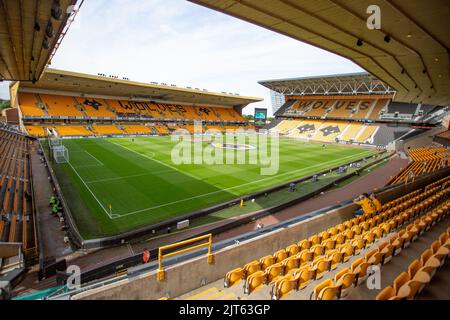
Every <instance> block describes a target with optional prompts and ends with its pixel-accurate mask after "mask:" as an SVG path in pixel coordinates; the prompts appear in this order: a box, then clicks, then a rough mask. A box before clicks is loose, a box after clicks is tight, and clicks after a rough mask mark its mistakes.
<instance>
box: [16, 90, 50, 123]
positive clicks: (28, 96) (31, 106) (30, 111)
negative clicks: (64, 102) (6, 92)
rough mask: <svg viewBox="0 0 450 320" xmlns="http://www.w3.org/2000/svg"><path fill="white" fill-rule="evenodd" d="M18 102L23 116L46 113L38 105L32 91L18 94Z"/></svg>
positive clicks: (35, 115)
mask: <svg viewBox="0 0 450 320" xmlns="http://www.w3.org/2000/svg"><path fill="white" fill-rule="evenodd" d="M19 104H20V109H21V111H22V114H23V115H24V116H33V117H39V116H45V115H46V112H44V110H43V108H42V107H39V106H38V104H39V102H38V100H37V99H36V96H35V95H34V94H32V93H21V94H20V95H19Z"/></svg>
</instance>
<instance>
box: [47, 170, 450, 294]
mask: <svg viewBox="0 0 450 320" xmlns="http://www.w3.org/2000/svg"><path fill="white" fill-rule="evenodd" d="M448 174H450V168H445V169H442V170H440V171H439V172H435V173H433V174H428V175H425V176H422V177H419V178H417V179H416V180H415V181H412V182H409V183H408V184H404V183H402V184H397V185H391V186H387V187H384V188H382V189H379V190H378V191H377V192H376V194H377V197H378V198H379V199H380V200H381V201H382V202H383V203H384V202H388V201H391V200H393V199H396V198H398V197H400V196H402V195H404V194H406V193H409V192H412V191H414V190H417V189H420V188H423V187H425V186H426V185H428V184H429V183H431V182H433V181H437V180H439V179H441V178H443V177H446V176H447V175H448ZM355 209H357V205H355V204H354V203H353V201H352V200H346V201H343V202H342V203H340V204H336V205H332V206H329V207H326V208H322V209H320V210H316V211H312V212H309V213H306V214H304V215H301V216H298V217H295V218H292V219H290V220H286V221H284V222H280V223H278V224H275V225H272V226H268V227H265V228H263V229H260V230H255V231H250V232H247V233H244V234H241V235H239V236H236V237H234V238H230V239H227V240H223V241H220V242H218V243H213V245H212V252H213V254H215V253H216V252H222V251H223V250H224V249H227V248H229V249H233V248H236V250H239V247H243V246H246V244H247V243H249V241H252V240H256V238H258V239H261V240H263V239H264V237H271V236H273V235H274V234H275V233H277V232H279V231H280V230H286V231H288V230H289V229H290V228H293V227H296V228H297V227H298V226H299V223H305V226H304V230H303V231H302V233H303V232H306V234H304V235H298V236H299V237H303V236H304V237H308V236H310V235H312V234H313V233H314V232H316V231H317V232H318V230H314V229H311V230H309V227H308V225H309V224H311V223H313V225H314V226H315V228H316V227H320V228H322V229H326V228H327V225H328V224H329V225H330V226H331V225H333V224H334V223H335V222H336V221H334V220H336V219H338V220H339V221H344V220H347V219H351V218H352V217H353V212H354V210H355ZM311 226H312V225H311ZM288 232H289V231H288ZM205 233H208V231H207V232H205ZM282 238H284V237H282ZM289 241H290V240H289ZM283 245H284V244H283ZM283 245H281V246H283ZM274 250H276V248H267V252H273V251H274ZM208 252H209V249H207V248H204V249H198V250H195V251H192V252H188V253H184V254H180V255H177V256H174V257H171V258H169V259H167V260H165V261H164V267H165V269H167V270H170V269H172V268H170V267H173V266H175V265H178V264H186V263H189V262H188V261H193V259H196V258H202V260H201V263H202V264H204V261H203V258H204V257H205V255H207V254H208ZM258 254H260V253H258ZM151 255H152V262H150V263H148V264H145V265H143V264H141V259H142V256H141V255H140V254H139V255H136V256H134V257H130V258H127V259H123V260H121V261H118V262H116V263H115V264H114V265H113V264H111V265H109V266H104V267H101V268H98V269H96V270H91V271H89V272H87V273H83V274H82V276H81V278H82V279H81V280H82V283H86V280H88V279H89V278H90V277H91V276H93V275H94V273H96V274H97V275H99V274H100V273H102V272H101V271H103V272H106V269H108V268H110V269H116V275H117V276H116V277H114V278H111V279H108V280H100V281H96V282H94V281H92V282H90V283H89V284H87V285H85V286H84V287H82V288H80V289H78V290H74V291H71V292H68V293H64V294H62V295H60V296H55V297H52V298H51V299H70V298H71V297H72V296H75V295H78V294H81V296H82V298H88V299H89V298H90V297H89V296H90V294H88V293H87V291H90V290H92V291H93V292H98V291H102V287H106V286H109V285H114V284H116V283H118V282H120V281H122V280H126V283H131V282H132V281H145V282H148V281H153V280H154V281H155V282H156V281H157V279H156V276H154V278H152V279H147V278H145V279H144V278H143V277H146V275H150V277H151V275H156V273H157V270H158V259H157V257H158V249H155V250H152V251H151ZM260 255H261V254H260ZM133 259H134V261H136V262H137V263H138V264H139V265H137V266H136V265H135V266H134V267H127V268H126V269H125V266H126V265H127V264H129V263H130V262H131V261H132V260H133ZM247 260H248V261H250V260H251V257H248V259H247ZM247 260H246V261H247ZM221 262H222V263H221V265H220V267H221V269H226V270H231V269H233V268H234V267H236V266H234V265H233V264H236V263H238V262H237V261H228V260H227V263H226V264H227V265H225V266H224V265H223V263H224V261H221ZM240 262H241V261H239V263H240ZM193 263H194V264H195V261H194V262H193ZM119 266H123V267H124V269H122V270H120V271H118V267H119ZM212 268H214V267H212ZM101 269H103V270H101ZM88 273H89V274H88ZM224 274H225V273H224V272H222V271H220V272H217V275H215V277H217V279H215V280H212V281H216V280H218V279H220V277H223V275H224ZM168 281H169V282H170V281H171V280H170V279H169V280H168ZM212 281H209V282H212ZM169 282H168V283H167V284H165V282H164V281H163V282H160V283H161V285H162V286H167V287H168V288H172V290H174V291H176V290H177V289H174V288H175V287H174V285H175V284H174V283H169ZM195 283H196V285H197V287H198V284H197V282H195ZM117 285H118V284H117ZM195 288H196V287H195ZM195 288H194V287H192V288H189V289H188V290H187V291H185V292H188V291H190V290H193V289H195ZM180 290H182V289H180ZM122 291H123V290H122ZM185 292H178V293H177V294H175V293H174V294H173V295H172V297H174V296H177V295H180V294H183V293H185ZM83 293H84V294H83ZM161 294H162V293H161ZM95 295H96V294H93V296H92V298H95ZM161 296H162V295H161ZM153 298H160V297H152V298H151V299H153Z"/></svg>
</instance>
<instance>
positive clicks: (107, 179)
mask: <svg viewBox="0 0 450 320" xmlns="http://www.w3.org/2000/svg"><path fill="white" fill-rule="evenodd" d="M170 172H173V170H162V171H155V172H147V173H141V174H133V175H129V176H123V177H115V178H106V179H99V180H92V181H87V182H86V183H88V184H91V183H98V182H107V181H115V180H124V179H129V178H137V177H144V176H149V175H155V174H160V173H170Z"/></svg>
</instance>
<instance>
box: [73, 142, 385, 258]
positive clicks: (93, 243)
mask: <svg viewBox="0 0 450 320" xmlns="http://www.w3.org/2000/svg"><path fill="white" fill-rule="evenodd" d="M385 153H386V151H385V150H383V151H381V152H379V153H377V154H375V155H371V156H368V157H363V158H360V159H357V160H353V161H350V162H347V163H346V164H342V165H339V166H335V167H333V168H329V169H326V170H322V171H320V172H317V173H314V174H312V175H309V176H307V177H303V178H300V179H296V180H292V181H289V182H286V183H283V184H280V185H277V186H274V187H272V188H269V189H265V190H262V191H258V192H255V193H251V194H249V195H246V196H243V197H239V198H235V199H233V200H230V201H226V202H222V203H220V204H217V205H214V206H211V207H208V208H204V209H201V210H198V211H194V212H190V213H187V214H185V215H182V216H179V217H176V218H172V219H169V220H165V221H162V222H159V223H156V224H153V225H148V226H145V227H142V228H139V229H136V230H132V231H128V232H125V233H122V234H119V235H115V236H110V237H105V238H98V239H92V240H83V241H82V243H81V247H82V248H84V249H95V248H103V247H109V246H113V245H118V244H123V243H125V242H128V241H130V240H136V239H138V238H141V237H143V236H147V235H151V234H156V233H157V232H158V231H165V230H167V228H168V227H171V228H172V229H173V227H175V226H176V225H177V223H178V222H180V221H184V220H193V219H196V218H200V217H203V216H206V215H209V214H211V213H213V212H216V211H219V210H222V209H225V208H228V207H231V206H234V205H237V204H239V203H240V201H241V199H243V200H244V201H249V200H251V199H254V198H259V197H263V196H265V194H270V193H273V192H276V191H279V190H282V189H285V188H287V186H288V185H289V184H290V183H300V182H304V181H307V180H311V179H312V177H313V176H314V175H316V174H317V175H323V174H326V173H329V172H331V171H336V170H337V169H339V167H342V166H345V165H349V164H350V163H356V162H360V161H364V160H369V159H371V158H374V157H376V156H379V155H381V154H385ZM389 156H391V155H388V156H386V157H385V158H387V157H389ZM385 158H380V159H379V160H380V161H382V160H384V159H385ZM372 164H373V163H371V165H372ZM360 170H361V169H360ZM360 170H358V172H359V171H360ZM355 172H356V171H355ZM355 174H356V173H352V174H349V175H347V176H345V175H343V176H342V177H341V178H340V179H339V180H340V181H342V180H344V178H346V177H347V178H348V177H350V176H353V175H355ZM338 182H339V181H338ZM334 183H336V181H335V182H333V184H334ZM322 191H323V190H321V191H319V193H320V192H322ZM313 194H314V193H313ZM310 196H311V195H307V196H305V197H302V198H301V199H302V200H304V199H305V198H306V197H310Z"/></svg>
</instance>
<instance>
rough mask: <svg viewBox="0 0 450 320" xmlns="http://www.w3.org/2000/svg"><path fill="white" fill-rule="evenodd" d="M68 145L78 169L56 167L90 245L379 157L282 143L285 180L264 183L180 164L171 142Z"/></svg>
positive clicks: (229, 168) (253, 172)
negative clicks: (92, 241)
mask: <svg viewBox="0 0 450 320" xmlns="http://www.w3.org/2000/svg"><path fill="white" fill-rule="evenodd" d="M64 145H65V146H66V147H67V148H68V149H69V154H70V162H69V163H68V164H61V165H56V164H54V168H55V172H56V174H57V176H58V180H59V183H60V185H61V188H62V191H63V194H64V197H65V199H66V201H67V203H68V205H69V207H70V209H71V212H72V215H73V216H74V219H75V220H76V224H77V226H78V228H79V231H80V233H81V234H82V236H83V237H84V238H85V239H92V238H98V237H104V236H110V235H115V234H119V233H123V232H126V231H130V230H133V229H136V228H139V227H142V226H145V225H149V224H154V223H157V222H161V221H164V220H167V219H170V218H173V217H177V216H180V215H183V214H186V213H189V212H192V211H196V210H200V209H203V208H206V207H209V206H212V205H215V204H218V203H221V202H224V201H228V200H231V199H235V198H237V197H239V196H241V195H245V194H249V193H252V192H256V191H259V190H263V189H266V188H269V187H272V186H275V185H278V184H281V183H285V182H287V181H290V180H293V179H296V178H301V177H304V176H308V175H311V174H313V173H315V172H318V171H321V170H324V169H327V168H331V167H334V166H337V165H340V164H344V163H347V162H350V161H353V160H356V159H360V158H362V157H366V156H369V155H372V154H374V153H376V151H374V150H368V149H363V148H355V147H345V146H338V145H326V147H323V146H322V144H320V143H304V142H299V141H296V140H291V139H281V140H280V157H279V158H280V166H279V171H278V173H277V174H276V175H272V176H262V175H261V174H260V168H261V167H260V165H250V164H245V165H241V164H240V165H237V164H234V165H205V164H202V165H195V164H189V165H186V164H183V165H174V164H173V163H172V161H171V152H172V149H173V147H174V143H173V142H172V141H171V140H170V137H139V138H134V141H133V140H132V139H131V138H108V139H76V140H64ZM205 145H207V143H205ZM269 150H270V148H269ZM237 152H244V153H247V152H248V151H237Z"/></svg>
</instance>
